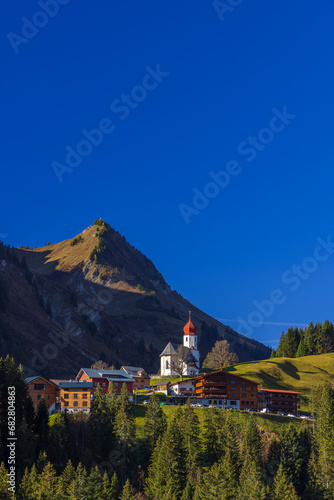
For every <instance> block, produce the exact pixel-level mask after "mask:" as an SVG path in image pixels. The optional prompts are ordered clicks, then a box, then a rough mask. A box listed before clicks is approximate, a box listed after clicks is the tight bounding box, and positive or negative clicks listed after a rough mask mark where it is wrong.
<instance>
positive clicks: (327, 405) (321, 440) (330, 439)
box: [316, 382, 334, 498]
mask: <svg viewBox="0 0 334 500" xmlns="http://www.w3.org/2000/svg"><path fill="white" fill-rule="evenodd" d="M316 412H317V418H316V443H317V448H318V454H319V458H318V465H319V470H320V476H321V484H322V487H323V488H324V490H325V492H326V495H332V496H334V394H333V389H332V388H331V386H330V384H329V383H328V382H326V383H325V384H324V386H323V388H322V390H321V392H320V397H319V400H318V401H317V408H316ZM328 498H330V496H329V497H328Z"/></svg>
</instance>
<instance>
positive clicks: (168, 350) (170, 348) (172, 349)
mask: <svg viewBox="0 0 334 500" xmlns="http://www.w3.org/2000/svg"><path fill="white" fill-rule="evenodd" d="M181 345H182V344H174V343H173V342H168V344H167V345H166V347H165V349H164V350H163V351H162V353H161V354H160V356H170V355H172V354H177V350H178V348H179V347H180V346H181Z"/></svg>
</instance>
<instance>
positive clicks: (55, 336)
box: [0, 219, 334, 500]
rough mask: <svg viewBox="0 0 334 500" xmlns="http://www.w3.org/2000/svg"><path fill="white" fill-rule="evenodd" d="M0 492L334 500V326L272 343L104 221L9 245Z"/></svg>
mask: <svg viewBox="0 0 334 500" xmlns="http://www.w3.org/2000/svg"><path fill="white" fill-rule="evenodd" d="M0 356H1V358H0V389H1V399H0V438H1V456H0V460H1V462H2V463H1V467H0V498H1V499H13V498H15V499H19V500H36V499H38V500H42V499H43V500H44V499H54V500H58V499H59V500H63V499H69V500H76V499H78V500H79V499H88V500H89V499H94V500H135V499H137V500H145V499H149V500H192V499H196V500H211V499H212V500H216V499H230V500H234V499H236V500H239V499H240V500H241V499H252V500H258V499H269V500H271V499H272V500H296V499H316V500H319V499H320V500H321V499H334V395H333V387H334V328H333V324H332V323H331V322H329V321H325V322H324V323H322V324H321V323H316V324H313V323H310V324H309V325H305V327H304V328H299V329H298V328H295V327H294V328H293V327H290V328H288V329H287V330H286V331H285V332H282V335H281V338H280V342H279V345H278V348H277V350H276V351H275V350H272V349H270V348H268V347H266V346H265V345H263V344H261V343H260V342H257V341H255V340H253V339H250V338H247V337H246V336H243V335H241V334H240V333H238V332H236V331H234V330H233V329H232V328H231V327H229V326H227V325H223V324H222V323H220V322H219V321H217V320H215V319H214V318H211V317H210V316H208V315H207V314H205V313H204V312H203V311H201V310H199V309H198V308H196V306H194V305H193V304H191V303H190V302H188V301H187V300H186V299H185V298H183V297H182V296H181V295H180V294H179V293H178V292H176V291H175V290H172V289H171V288H170V287H169V285H168V284H167V283H166V282H165V280H164V278H163V276H162V275H161V274H160V273H159V271H158V270H157V269H156V268H155V266H154V265H153V263H152V262H151V261H149V259H147V258H146V257H145V256H144V255H143V254H142V253H141V252H140V251H138V250H136V249H135V248H134V247H132V246H131V245H130V244H129V243H128V242H127V241H126V240H125V238H124V237H123V236H121V235H120V234H119V233H118V232H117V231H115V230H114V229H112V228H111V226H110V225H109V224H108V223H106V222H104V221H102V220H101V219H97V220H96V221H95V222H94V224H93V225H92V226H89V227H88V228H87V229H85V230H84V231H83V232H81V233H80V234H79V235H77V236H76V237H74V238H73V239H71V240H65V241H63V242H60V243H57V244H51V243H47V244H46V245H45V246H44V247H42V248H34V249H33V248H30V247H25V246H21V247H19V248H13V247H10V246H6V245H5V244H3V243H1V242H0Z"/></svg>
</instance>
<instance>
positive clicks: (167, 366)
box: [166, 359, 169, 370]
mask: <svg viewBox="0 0 334 500" xmlns="http://www.w3.org/2000/svg"><path fill="white" fill-rule="evenodd" d="M168 368H169V365H168V360H167V359H166V370H167V369H168Z"/></svg>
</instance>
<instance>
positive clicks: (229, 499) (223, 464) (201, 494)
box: [195, 451, 238, 500]
mask: <svg viewBox="0 0 334 500" xmlns="http://www.w3.org/2000/svg"><path fill="white" fill-rule="evenodd" d="M236 476H237V475H236V471H235V469H234V466H233V463H232V461H231V456H230V452H229V451H228V452H227V453H226V455H225V457H224V459H223V460H220V461H218V462H215V463H214V464H213V466H212V467H210V468H209V469H208V470H207V472H206V473H205V474H204V476H203V480H202V481H201V482H199V484H198V486H197V487H196V491H195V498H198V500H216V499H217V498H219V499H221V500H235V499H236V490H237V485H238V483H237V478H236Z"/></svg>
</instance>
